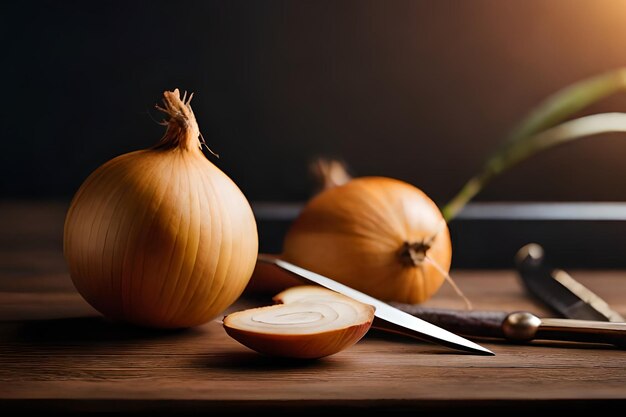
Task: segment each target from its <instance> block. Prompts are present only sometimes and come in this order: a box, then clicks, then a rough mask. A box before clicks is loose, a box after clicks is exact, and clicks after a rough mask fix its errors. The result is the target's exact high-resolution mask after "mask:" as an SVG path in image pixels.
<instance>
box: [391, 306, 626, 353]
mask: <svg viewBox="0 0 626 417" xmlns="http://www.w3.org/2000/svg"><path fill="white" fill-rule="evenodd" d="M392 305H393V306H394V307H396V308H398V309H400V310H402V311H404V312H406V313H409V314H412V315H415V316H417V317H420V318H422V319H423V320H427V321H429V322H431V323H434V324H437V325H438V326H441V327H443V328H444V329H447V330H449V331H451V332H455V333H458V334H462V335H465V336H467V337H480V338H497V339H504V340H507V341H510V342H515V343H527V342H530V341H532V340H553V341H554V340H558V341H571V342H586V343H601V344H610V345H615V346H617V347H619V348H622V349H624V348H626V323H612V322H606V321H594V320H574V319H562V318H539V317H537V316H536V315H534V314H533V313H531V312H529V311H514V312H511V313H509V312H504V311H477V310H471V311H467V310H451V309H439V308H425V307H420V306H417V305H413V304H401V303H392ZM383 330H384V329H383Z"/></svg>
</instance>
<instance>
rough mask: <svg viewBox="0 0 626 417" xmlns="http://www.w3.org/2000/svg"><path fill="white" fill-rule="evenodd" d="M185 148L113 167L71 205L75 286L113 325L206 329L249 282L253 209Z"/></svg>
mask: <svg viewBox="0 0 626 417" xmlns="http://www.w3.org/2000/svg"><path fill="white" fill-rule="evenodd" d="M166 93H167V92H166ZM175 93H176V94H178V92H177V91H176V92H175ZM185 104H186V106H188V102H187V103H185ZM189 111H191V108H190V107H189ZM193 122H194V123H195V119H194V120H193ZM196 129H197V127H196ZM168 132H169V129H168ZM191 133H194V132H191ZM190 136H193V135H190ZM179 139H180V138H179ZM183 139H184V141H178V142H176V143H175V144H173V146H172V147H163V146H161V147H159V148H154V149H148V150H142V151H136V152H131V153H128V154H125V155H122V156H119V157H117V158H115V159H113V160H111V161H109V162H107V163H105V164H104V165H102V166H101V167H100V168H98V169H97V170H95V171H94V172H93V173H92V174H91V175H90V176H89V177H88V178H87V179H86V180H85V182H84V183H83V184H82V186H81V187H80V188H79V190H78V192H77V193H76V195H75V196H74V199H73V200H72V203H71V205H70V208H69V210H68V213H67V216H66V221H65V230H64V254H65V258H66V261H67V265H68V267H69V271H70V274H71V277H72V281H73V282H74V285H75V286H76V288H77V290H78V291H79V292H80V294H81V295H82V296H83V297H84V298H85V300H87V302H89V303H90V304H91V305H92V306H93V307H94V308H95V309H96V310H98V311H99V312H101V313H102V314H103V315H105V316H107V317H109V318H111V319H115V320H121V321H126V322H130V323H133V324H137V325H142V326H149V327H158V328H180V327H190V326H195V325H199V324H202V323H205V322H207V321H209V320H211V319H213V318H215V317H216V316H218V315H219V314H220V313H221V312H222V311H224V310H225V309H226V308H227V307H228V306H230V305H231V304H232V303H233V302H234V301H235V300H236V299H237V298H238V297H239V296H240V294H241V293H242V291H243V289H244V288H245V287H246V285H247V283H248V281H249V279H250V276H251V274H252V271H253V269H254V266H255V262H256V257H257V252H258V236H257V227H256V222H255V219H254V215H253V213H252V209H251V207H250V205H249V203H248V201H247V199H246V198H245V196H244V195H243V193H242V192H241V191H240V189H239V188H238V187H237V186H236V185H235V183H234V182H233V181H232V180H231V179H230V178H229V177H228V176H227V175H226V174H224V173H223V172H222V171H221V170H220V169H219V168H217V167H216V166H215V165H213V164H212V163H211V162H210V161H209V160H208V159H207V158H206V157H205V156H204V154H203V153H202V152H201V150H200V149H199V146H195V144H194V146H186V145H185V144H186V143H187V142H186V141H187V139H188V138H183ZM193 139H195V140H196V141H197V135H196V136H195V138H193ZM161 143H163V141H162V142H161ZM187 144H188V143H187ZM198 144H199V142H198ZM184 145H185V146H184Z"/></svg>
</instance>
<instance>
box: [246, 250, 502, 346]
mask: <svg viewBox="0 0 626 417" xmlns="http://www.w3.org/2000/svg"><path fill="white" fill-rule="evenodd" d="M258 261H259V262H264V263H269V264H273V265H275V266H277V267H279V268H281V269H283V270H285V271H288V272H290V273H292V274H293V275H295V276H296V277H298V278H299V279H300V280H301V281H304V282H306V283H313V284H317V285H321V286H322V287H325V288H328V289H330V290H333V291H336V292H338V293H340V294H343V295H345V296H348V297H350V298H352V299H354V300H357V301H360V302H362V303H365V304H369V305H372V306H374V307H375V309H376V311H375V313H374V314H375V316H376V318H377V319H378V320H379V322H383V323H385V325H386V326H387V330H389V331H396V332H398V333H402V334H405V335H408V336H412V337H415V338H417V339H420V340H423V341H427V342H432V343H435V344H439V345H441V346H445V347H448V348H452V349H456V350H460V351H463V352H467V353H474V354H480V355H494V353H493V352H492V351H490V350H489V349H487V348H485V347H483V346H480V345H479V344H477V343H474V342H472V341H470V340H467V339H465V338H463V337H461V336H458V335H456V334H454V333H452V332H450V331H448V330H445V329H443V328H441V327H438V326H435V325H433V324H431V323H429V322H427V321H425V320H422V319H420V318H418V317H415V316H413V315H411V314H408V313H406V312H404V311H401V310H399V309H397V308H395V307H392V306H391V305H389V304H387V303H385V302H383V301H380V300H378V299H376V298H374V297H371V296H369V295H367V294H365V293H362V292H360V291H357V290H355V289H353V288H350V287H348V286H347V285H344V284H341V283H339V282H337V281H335V280H332V279H330V278H328V277H325V276H323V275H320V274H317V273H315V272H312V271H309V270H307V269H304V268H301V267H299V266H297V265H294V264H292V263H290V262H286V261H283V260H281V259H278V258H274V257H269V256H264V255H259V257H258Z"/></svg>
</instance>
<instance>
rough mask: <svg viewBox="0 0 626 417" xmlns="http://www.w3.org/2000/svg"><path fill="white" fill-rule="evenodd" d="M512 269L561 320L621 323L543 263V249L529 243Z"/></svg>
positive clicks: (589, 293) (582, 288)
mask: <svg viewBox="0 0 626 417" xmlns="http://www.w3.org/2000/svg"><path fill="white" fill-rule="evenodd" d="M515 264H516V268H517V270H518V272H519V274H520V276H521V278H522V282H523V283H524V285H525V286H526V288H527V289H528V291H529V292H530V293H531V294H533V295H534V296H535V297H537V298H538V299H539V300H541V301H542V302H543V303H544V304H546V305H547V306H549V307H551V308H552V309H553V310H554V311H555V312H557V313H559V314H560V315H562V316H563V317H566V318H569V319H578V320H597V321H610V322H624V318H623V317H622V316H621V315H620V314H619V313H617V312H616V311H614V310H613V309H611V307H610V306H609V304H608V303H607V302H606V301H604V300H603V299H602V298H600V297H599V296H598V295H597V294H595V293H594V292H592V291H591V290H590V289H589V288H587V287H585V286H584V285H582V284H581V283H580V282H578V281H576V280H575V279H574V278H573V277H572V276H570V275H569V274H568V273H567V272H565V271H564V270H562V269H556V268H551V267H550V266H549V265H547V263H546V262H545V253H544V250H543V248H542V247H541V246H540V245H538V244H536V243H530V244H528V245H525V246H523V247H522V248H521V249H520V250H519V251H518V252H517V254H516V256H515Z"/></svg>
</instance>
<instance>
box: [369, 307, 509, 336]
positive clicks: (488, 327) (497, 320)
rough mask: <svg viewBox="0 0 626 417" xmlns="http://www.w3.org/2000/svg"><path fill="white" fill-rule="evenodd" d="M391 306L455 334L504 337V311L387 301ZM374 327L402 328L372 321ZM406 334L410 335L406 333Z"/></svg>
mask: <svg viewBox="0 0 626 417" xmlns="http://www.w3.org/2000/svg"><path fill="white" fill-rule="evenodd" d="M389 304H390V305H392V306H393V307H396V308H397V309H399V310H402V311H404V312H405V313H408V314H411V315H413V316H415V317H418V318H420V319H422V320H425V321H427V322H429V323H432V324H435V325H437V326H439V327H443V328H444V329H446V330H448V331H450V332H452V333H457V334H462V335H464V336H472V337H487V338H499V339H501V338H504V337H505V335H504V332H503V329H502V323H503V322H504V320H505V319H506V318H507V316H508V313H506V312H504V311H477V310H452V309H439V308H437V309H435V308H425V307H419V306H417V305H414V304H403V303H394V302H391V303H389ZM373 327H374V328H378V329H381V330H389V331H394V332H395V333H402V329H401V328H400V329H398V328H396V327H393V329H391V328H390V327H391V326H389V324H388V323H384V322H382V321H381V322H380V323H377V322H374V324H373ZM408 336H411V335H410V334H408Z"/></svg>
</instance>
